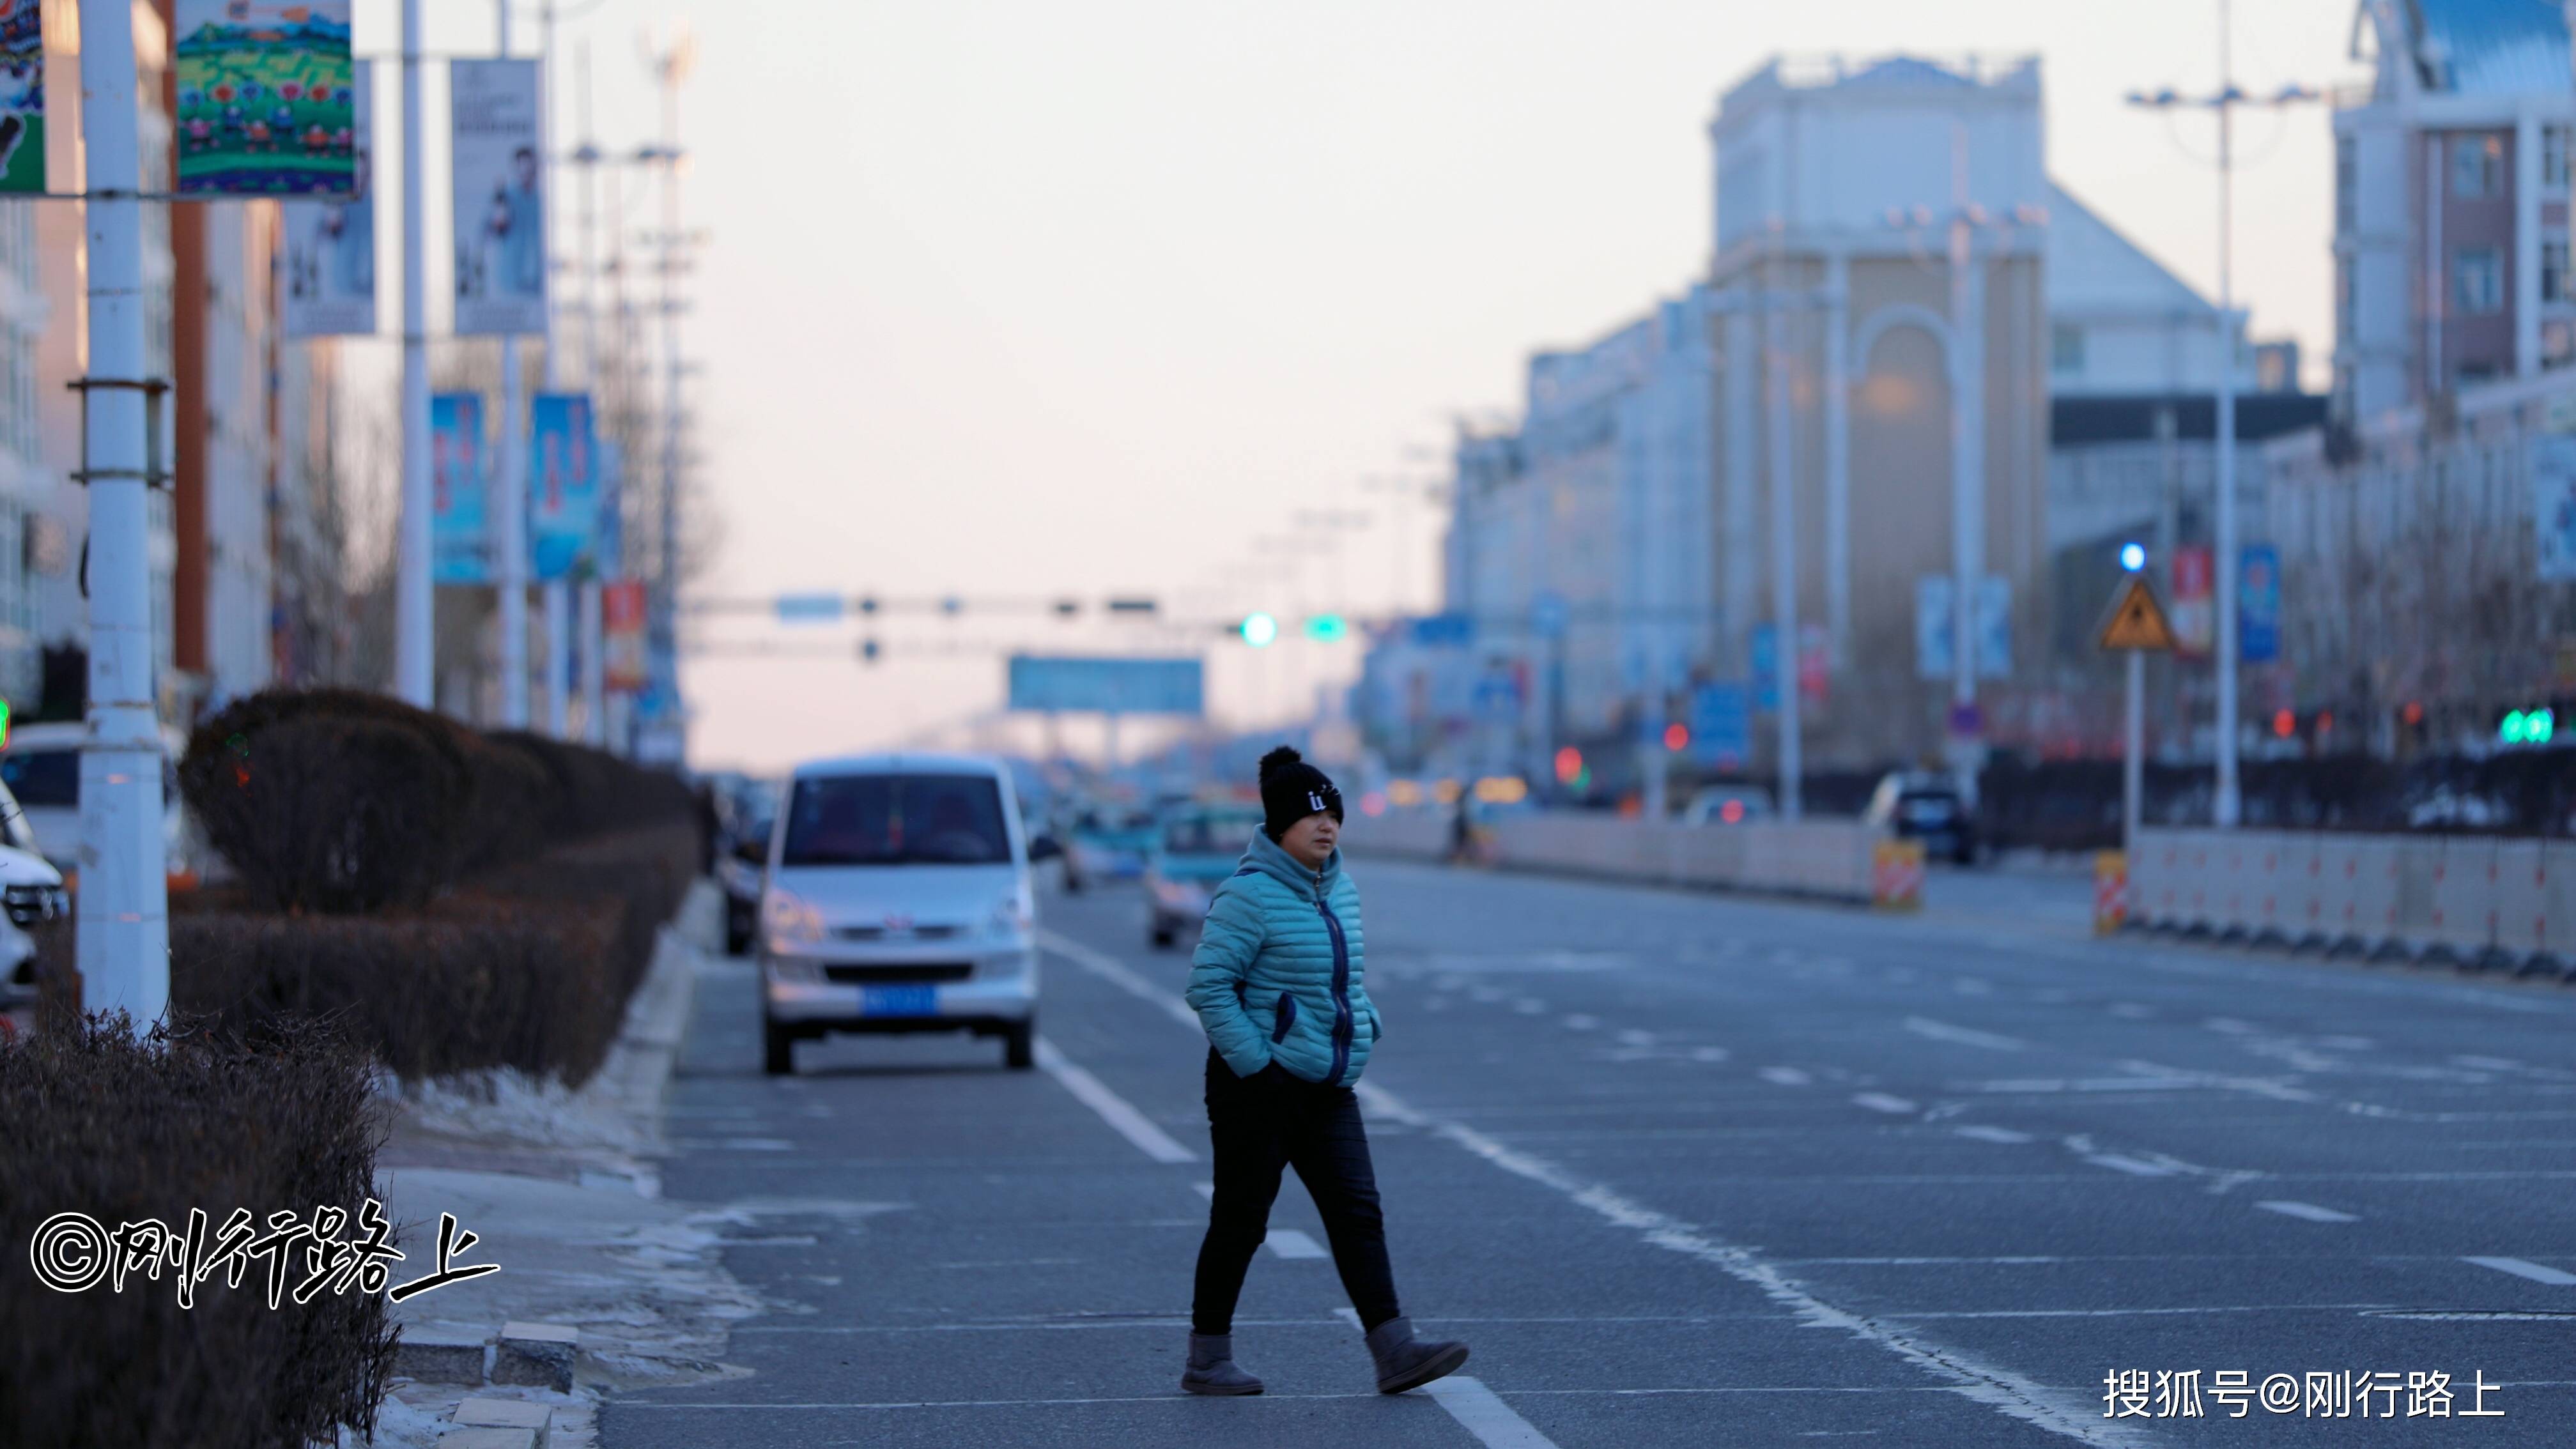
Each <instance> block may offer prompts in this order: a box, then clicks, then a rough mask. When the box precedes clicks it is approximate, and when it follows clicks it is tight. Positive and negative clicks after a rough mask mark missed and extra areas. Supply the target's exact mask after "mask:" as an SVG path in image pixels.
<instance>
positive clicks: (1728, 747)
mask: <svg viewBox="0 0 2576 1449" xmlns="http://www.w3.org/2000/svg"><path fill="white" fill-rule="evenodd" d="M1751 694H1752V691H1751V690H1748V689H1746V688H1745V687H1744V686H1743V685H1742V684H1740V683H1733V682H1729V683H1725V684H1703V685H1701V686H1700V687H1699V688H1697V689H1695V690H1693V691H1691V718H1690V747H1691V753H1692V754H1693V755H1694V756H1696V757H1697V758H1698V759H1699V761H1700V762H1701V763H1702V764H1706V765H1716V766H1720V767H1723V766H1727V765H1741V764H1743V763H1744V762H1745V760H1746V759H1747V758H1748V757H1750V756H1751V754H1752V753H1753V710H1752V700H1751V698H1750V696H1751Z"/></svg>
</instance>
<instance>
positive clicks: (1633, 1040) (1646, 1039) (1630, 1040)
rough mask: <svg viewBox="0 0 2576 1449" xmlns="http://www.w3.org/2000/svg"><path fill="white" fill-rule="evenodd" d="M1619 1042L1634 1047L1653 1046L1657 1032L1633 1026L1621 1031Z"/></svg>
mask: <svg viewBox="0 0 2576 1449" xmlns="http://www.w3.org/2000/svg"><path fill="white" fill-rule="evenodd" d="M1619 1044H1620V1045H1621V1046H1632V1047H1645V1046H1653V1045H1654V1044H1655V1034H1654V1033H1653V1032H1651V1031H1639V1030H1637V1029H1636V1028H1635V1027H1633V1026H1632V1027H1629V1028H1628V1029H1627V1030H1625V1031H1622V1032H1620V1033H1619Z"/></svg>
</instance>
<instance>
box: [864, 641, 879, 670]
mask: <svg viewBox="0 0 2576 1449" xmlns="http://www.w3.org/2000/svg"><path fill="white" fill-rule="evenodd" d="M881 652H883V651H882V650H881V649H880V648H879V647H878V645H877V641H875V640H874V639H863V640H861V641H859V662H860V663H862V664H874V663H876V662H877V655H878V654H880V653H881Z"/></svg>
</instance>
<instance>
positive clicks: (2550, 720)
mask: <svg viewBox="0 0 2576 1449" xmlns="http://www.w3.org/2000/svg"><path fill="white" fill-rule="evenodd" d="M2557 733H2558V716H2557V714H2556V713H2555V712H2554V711H2552V710H2550V709H2548V708H2546V707H2543V708H2540V709H2534V710H2519V709H2517V710H2513V711H2511V712H2510V713H2508V714H2506V715H2505V717H2504V722H2503V723H2501V724H2499V725H2497V726H2496V741H2497V743H2499V744H2507V745H2545V744H2547V743H2549V741H2550V739H2551V738H2552V737H2553V736H2555V735H2556V734H2557Z"/></svg>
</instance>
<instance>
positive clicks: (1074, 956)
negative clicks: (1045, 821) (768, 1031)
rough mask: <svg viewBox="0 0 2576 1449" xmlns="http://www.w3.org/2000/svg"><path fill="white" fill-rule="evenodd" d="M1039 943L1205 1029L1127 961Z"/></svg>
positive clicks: (1044, 935) (1050, 935)
mask: <svg viewBox="0 0 2576 1449" xmlns="http://www.w3.org/2000/svg"><path fill="white" fill-rule="evenodd" d="M1038 944H1040V945H1042V946H1044V947H1046V948H1047V949H1048V950H1050V951H1053V952H1054V953H1056V954H1057V955H1059V956H1062V957H1063V958H1064V959H1066V960H1068V961H1070V962H1072V963H1073V964H1075V965H1076V966H1079V967H1081V968H1082V969H1084V970H1085V971H1088V972H1090V973H1091V974H1092V975H1094V976H1097V977H1099V978H1100V979H1101V980H1103V981H1106V982H1108V983H1109V984H1110V985H1112V986H1115V987H1117V988H1118V989H1119V990H1121V991H1124V992H1126V993H1127V994H1128V995H1130V996H1133V997H1135V998H1136V999H1137V1000H1139V1001H1142V1002H1145V1003H1146V1004H1147V1005H1150V1006H1154V1007H1157V1008H1160V1009H1161V1011H1162V1013H1163V1014H1164V1015H1165V1016H1168V1017H1170V1018H1171V1019H1172V1020H1174V1021H1177V1022H1179V1023H1180V1024H1181V1025H1183V1026H1186V1027H1188V1028H1189V1029H1190V1030H1192V1031H1201V1030H1204V1028H1202V1027H1201V1026H1200V1025H1199V1014H1198V1013H1197V1012H1195V1011H1192V1010H1190V1004H1189V1003H1188V1002H1186V1001H1183V1000H1182V999H1181V993H1180V992H1178V991H1175V990H1167V989H1165V988H1162V987H1159V986H1156V985H1155V984H1154V983H1152V982H1150V981H1147V980H1146V979H1145V978H1144V977H1142V976H1139V975H1137V974H1136V973H1135V972H1133V971H1130V970H1129V969H1127V965H1126V963H1125V962H1123V961H1120V960H1119V959H1118V958H1117V957H1115V956H1110V955H1106V954H1104V953H1102V952H1099V951H1095V950H1093V949H1091V948H1090V947H1089V946H1086V945H1084V944H1082V943H1081V942H1080V941H1077V940H1074V939H1073V938H1072V937H1070V936H1062V935H1058V934H1056V933H1055V932H1053V931H1040V932H1038ZM790 1080H793V1078H790Z"/></svg>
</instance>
